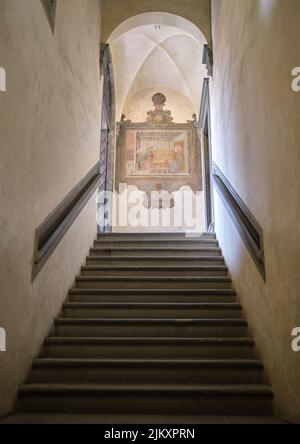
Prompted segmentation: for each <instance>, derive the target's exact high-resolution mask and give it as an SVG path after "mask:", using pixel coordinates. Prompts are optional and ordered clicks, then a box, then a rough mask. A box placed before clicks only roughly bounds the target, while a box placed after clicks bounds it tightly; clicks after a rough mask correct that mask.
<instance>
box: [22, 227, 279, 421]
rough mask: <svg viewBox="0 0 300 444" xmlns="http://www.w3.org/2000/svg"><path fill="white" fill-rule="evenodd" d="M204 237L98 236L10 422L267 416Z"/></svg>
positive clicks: (220, 271)
mask: <svg viewBox="0 0 300 444" xmlns="http://www.w3.org/2000/svg"><path fill="white" fill-rule="evenodd" d="M272 405H273V395H272V391H271V389H270V387H268V385H267V384H266V381H265V377H264V366H263V363H262V362H261V361H260V360H259V359H258V358H257V356H256V353H255V344H254V341H253V339H252V338H251V337H249V333H248V325H247V321H246V320H245V319H244V317H243V311H242V307H241V306H240V304H239V303H238V302H237V299H236V294H235V292H234V290H233V288H232V282H231V279H230V276H229V274H228V269H227V267H226V265H225V262H224V258H223V256H222V252H221V250H220V248H219V245H218V242H217V240H216V237H215V235H213V234H204V235H203V236H201V237H198V238H196V237H185V236H184V235H182V234H136V235H129V234H128V235H126V234H107V235H102V236H100V237H99V238H98V239H97V240H96V241H95V244H94V247H93V248H92V249H91V251H90V256H88V258H87V261H86V266H84V267H82V271H81V274H80V276H79V277H78V278H77V279H76V284H75V287H74V288H72V289H71V290H70V292H69V296H68V299H67V301H66V302H65V304H64V305H63V308H62V312H61V315H60V316H59V317H58V318H57V319H56V320H55V322H54V327H53V330H52V333H51V335H50V336H49V337H48V338H47V339H46V340H45V344H44V347H43V351H42V353H41V355H40V356H39V358H38V359H36V360H35V361H34V362H33V366H32V371H31V374H30V376H29V378H28V380H27V382H26V384H24V385H23V386H22V387H21V388H20V390H19V396H18V402H17V409H18V410H19V411H21V412H40V413H41V412H47V413H51V412H52V413H53V412H55V413H69V414H72V413H81V414H83V413H96V414H105V415H156V416H157V415H165V416H166V415H181V416H182V415H244V416H249V415H255V416H260V415H264V416H267V415H271V414H272Z"/></svg>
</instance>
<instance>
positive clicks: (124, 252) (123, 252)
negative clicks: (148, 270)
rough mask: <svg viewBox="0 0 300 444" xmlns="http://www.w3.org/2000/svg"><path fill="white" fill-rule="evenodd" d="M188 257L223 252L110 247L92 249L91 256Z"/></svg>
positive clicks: (212, 249)
mask: <svg viewBox="0 0 300 444" xmlns="http://www.w3.org/2000/svg"><path fill="white" fill-rule="evenodd" d="M155 255H156V256H157V257H160V256H187V255H189V256H190V257H199V256H221V255H222V251H221V249H220V248H218V247H197V246H195V247H180V246H176V247H174V246H169V247H160V246H152V247H150V246H149V247H143V246H140V247H134V248H130V247H127V248H126V247H124V248H119V247H116V248H114V247H113V246H110V247H109V248H107V247H105V248H100V247H96V248H91V249H90V256H117V257H119V256H131V257H139V256H155Z"/></svg>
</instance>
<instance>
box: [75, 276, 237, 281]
mask: <svg viewBox="0 0 300 444" xmlns="http://www.w3.org/2000/svg"><path fill="white" fill-rule="evenodd" d="M76 280H77V281H87V282H88V281H106V282H109V281H113V282H115V281H141V282H144V281H161V282H165V281H174V282H177V281H184V282H193V281H194V282H198V281H199V282H211V281H216V282H231V278H230V277H228V276H197V277H195V276H190V277H186V276H78V277H77V278H76Z"/></svg>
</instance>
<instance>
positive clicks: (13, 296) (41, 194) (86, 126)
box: [0, 0, 101, 416]
mask: <svg viewBox="0 0 300 444" xmlns="http://www.w3.org/2000/svg"><path fill="white" fill-rule="evenodd" d="M100 21H101V20H100V7H99V2H98V0H63V1H58V2H57V11H56V27H55V33H54V35H53V34H52V32H51V29H50V26H49V24H48V21H47V18H46V15H45V12H44V8H43V6H42V3H41V1H40V0H30V1H28V0H1V14H0V36H1V38H0V65H1V66H2V67H4V68H5V70H6V75H7V92H5V93H2V92H1V93H0V251H1V256H0V282H1V297H0V326H1V327H3V328H5V330H6V333H7V351H6V352H5V353H0V416H2V415H5V414H6V413H8V412H9V411H11V410H12V408H13V405H14V399H15V395H16V391H17V388H18V386H19V384H20V383H22V382H23V381H24V379H25V377H26V374H27V371H28V370H29V368H30V366H31V362H32V359H33V358H34V357H35V356H36V355H37V353H38V351H39V347H40V345H41V344H42V341H43V338H44V337H45V335H46V334H47V333H48V331H49V329H50V327H51V325H52V322H53V319H54V317H55V316H57V314H58V312H59V311H60V308H61V304H62V301H63V300H64V299H65V297H66V295H67V291H68V289H69V287H70V286H71V285H72V283H73V280H74V278H75V275H76V274H77V273H78V271H79V269H80V265H81V262H83V261H84V258H85V255H86V253H87V251H88V248H89V247H90V245H91V243H92V240H93V238H94V237H95V235H96V196H94V197H93V199H92V200H91V201H90V202H89V204H88V205H87V206H86V208H85V209H84V211H83V212H82V213H81V215H80V216H79V218H78V219H77V221H76V222H75V224H74V225H73V226H72V228H71V229H70V231H69V232H68V234H67V235H66V237H65V238H64V239H63V241H62V242H61V244H60V245H59V247H58V248H57V249H56V251H55V252H54V253H53V255H52V256H51V258H50V259H49V261H48V262H47V264H46V266H45V267H44V269H43V270H42V271H41V273H40V274H39V275H38V277H37V278H36V280H35V281H34V283H31V269H32V261H33V251H34V234H35V229H36V228H37V227H38V226H39V224H40V223H41V222H42V221H43V220H44V219H45V217H46V216H48V214H49V213H50V212H51V211H52V210H53V209H54V208H55V207H56V206H57V205H58V204H59V203H60V202H61V200H62V199H63V198H64V197H65V196H66V195H67V194H68V193H69V192H70V191H71V189H73V187H74V186H75V185H76V184H77V183H78V182H79V181H80V180H81V179H82V178H83V177H84V176H85V175H86V174H87V172H88V171H89V170H90V169H91V167H92V166H94V164H95V163H96V162H97V160H98V159H99V134H100V121H101V93H100V71H99V45H100V32H101V29H100Z"/></svg>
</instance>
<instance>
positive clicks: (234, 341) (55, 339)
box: [45, 336, 255, 346]
mask: <svg viewBox="0 0 300 444" xmlns="http://www.w3.org/2000/svg"><path fill="white" fill-rule="evenodd" d="M45 343H46V344H64V343H67V344H80V343H82V344H85V343H87V344H105V343H107V344H108V343H110V344H111V343H115V344H119V343H123V344H124V343H130V344H134V343H137V344H139V343H141V344H145V343H146V344H151V345H153V344H157V343H158V344H175V345H180V344H185V345H187V344H197V345H199V344H218V345H224V344H225V345H228V344H230V345H241V344H242V345H251V346H254V344H255V341H254V339H252V338H157V337H156V338H147V337H145V338H137V337H135V338H124V337H120V338H118V337H88V338H86V337H65V336H50V337H48V338H46V339H45Z"/></svg>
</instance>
